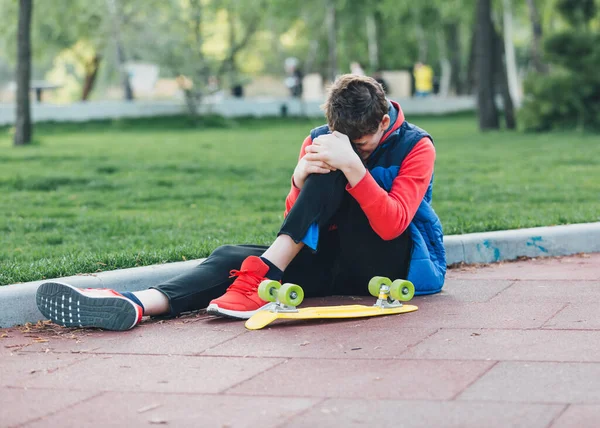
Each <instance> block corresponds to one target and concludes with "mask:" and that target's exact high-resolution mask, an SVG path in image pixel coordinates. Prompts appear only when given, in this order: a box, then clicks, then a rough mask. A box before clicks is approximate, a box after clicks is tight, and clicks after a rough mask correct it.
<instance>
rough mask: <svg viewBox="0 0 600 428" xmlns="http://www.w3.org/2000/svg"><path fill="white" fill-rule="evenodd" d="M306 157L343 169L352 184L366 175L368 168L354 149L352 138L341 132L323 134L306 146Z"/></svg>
mask: <svg viewBox="0 0 600 428" xmlns="http://www.w3.org/2000/svg"><path fill="white" fill-rule="evenodd" d="M304 159H307V160H309V161H321V162H325V163H327V164H328V165H331V166H332V167H334V168H337V169H339V170H341V171H342V172H343V173H344V175H345V176H346V178H347V179H348V182H349V183H350V186H355V185H356V184H357V183H358V182H359V181H360V180H361V179H362V178H363V177H364V175H365V173H366V169H365V166H364V165H363V162H362V160H361V159H360V157H359V156H358V154H357V153H356V152H355V151H354V148H353V147H352V144H351V143H350V139H349V138H348V136H347V135H344V134H342V133H341V132H337V131H334V132H333V133H332V134H326V135H321V136H319V137H317V138H315V140H314V141H313V143H312V144H311V145H310V146H307V147H306V155H305V156H304Z"/></svg>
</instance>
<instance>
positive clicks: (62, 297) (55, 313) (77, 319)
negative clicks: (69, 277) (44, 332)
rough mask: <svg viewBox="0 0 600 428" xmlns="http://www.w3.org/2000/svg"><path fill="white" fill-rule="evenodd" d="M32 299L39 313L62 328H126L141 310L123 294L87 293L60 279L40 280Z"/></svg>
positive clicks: (136, 321) (117, 329)
mask: <svg viewBox="0 0 600 428" xmlns="http://www.w3.org/2000/svg"><path fill="white" fill-rule="evenodd" d="M35 298H36V303H37V307H38V309H39V310H40V312H41V313H42V314H43V315H44V316H45V317H46V318H48V319H50V320H51V321H52V322H54V323H56V324H58V325H62V326H64V327H97V328H102V329H105V330H116V331H123V330H129V329H131V328H133V327H134V326H135V325H136V324H137V323H138V319H139V316H140V311H141V308H140V307H139V306H138V305H136V304H135V303H133V302H132V301H131V300H129V299H127V298H125V297H119V296H90V295H88V294H87V293H82V292H81V291H80V290H79V289H77V288H75V287H73V286H71V285H68V284H63V283H60V282H45V283H43V284H42V285H40V287H39V288H38V290H37V293H36V297H35Z"/></svg>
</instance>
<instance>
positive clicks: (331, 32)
mask: <svg viewBox="0 0 600 428" xmlns="http://www.w3.org/2000/svg"><path fill="white" fill-rule="evenodd" d="M326 13H327V17H326V20H325V21H326V25H327V40H328V44H329V46H328V48H329V79H330V80H331V81H332V82H333V81H335V79H336V77H337V75H338V64H337V26H336V23H335V0H327V6H326Z"/></svg>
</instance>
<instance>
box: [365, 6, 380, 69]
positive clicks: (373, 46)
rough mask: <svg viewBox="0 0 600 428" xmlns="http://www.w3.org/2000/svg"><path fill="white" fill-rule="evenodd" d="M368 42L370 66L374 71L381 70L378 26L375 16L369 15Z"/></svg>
mask: <svg viewBox="0 0 600 428" xmlns="http://www.w3.org/2000/svg"><path fill="white" fill-rule="evenodd" d="M366 20H367V42H368V48H369V66H370V67H371V70H372V71H377V70H378V69H379V45H378V43H377V24H376V21H375V14H374V13H369V14H368V15H367V18H366Z"/></svg>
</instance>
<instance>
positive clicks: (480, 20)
mask: <svg viewBox="0 0 600 428" xmlns="http://www.w3.org/2000/svg"><path fill="white" fill-rule="evenodd" d="M490 3H491V0H478V1H477V10H476V21H477V25H476V34H475V36H476V41H475V64H476V66H475V68H476V80H477V116H478V118H479V128H480V129H481V130H482V131H485V130H488V129H498V127H499V123H498V109H497V108H496V103H495V102H494V51H495V40H494V39H495V38H494V27H493V25H494V24H493V22H492V16H491V4H490Z"/></svg>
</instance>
